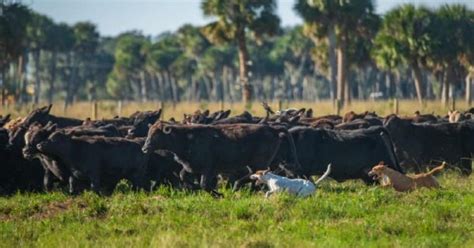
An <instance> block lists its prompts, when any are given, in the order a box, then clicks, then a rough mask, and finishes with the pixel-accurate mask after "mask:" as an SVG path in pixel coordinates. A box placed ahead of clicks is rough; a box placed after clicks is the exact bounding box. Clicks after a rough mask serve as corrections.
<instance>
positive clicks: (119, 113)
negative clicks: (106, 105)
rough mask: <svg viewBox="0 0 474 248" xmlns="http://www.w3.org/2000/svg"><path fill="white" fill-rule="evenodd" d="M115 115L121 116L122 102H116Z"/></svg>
mask: <svg viewBox="0 0 474 248" xmlns="http://www.w3.org/2000/svg"><path fill="white" fill-rule="evenodd" d="M117 115H118V116H122V100H119V101H118V102H117Z"/></svg>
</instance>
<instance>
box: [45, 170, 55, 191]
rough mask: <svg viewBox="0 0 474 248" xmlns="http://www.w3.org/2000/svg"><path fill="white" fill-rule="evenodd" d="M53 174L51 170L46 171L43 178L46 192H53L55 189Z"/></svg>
mask: <svg viewBox="0 0 474 248" xmlns="http://www.w3.org/2000/svg"><path fill="white" fill-rule="evenodd" d="M52 177H53V173H51V171H50V170H48V169H46V168H45V169H44V176H43V185H44V190H45V191H51V189H52V188H53V180H52Z"/></svg>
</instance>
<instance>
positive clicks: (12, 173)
mask: <svg viewBox="0 0 474 248" xmlns="http://www.w3.org/2000/svg"><path fill="white" fill-rule="evenodd" d="M16 132H17V133H22V134H24V133H25V132H26V130H25V129H24V127H20V128H18V129H16ZM0 133H1V134H0V136H1V140H2V141H1V144H0V146H1V148H0V159H1V160H0V171H1V173H0V188H2V190H0V191H2V193H4V194H10V193H14V192H16V191H41V189H42V181H43V174H44V172H43V169H42V168H41V164H40V163H39V161H28V160H26V159H24V158H23V156H22V154H21V149H22V148H23V146H24V138H23V136H22V135H18V136H17V139H15V140H13V139H12V137H11V135H12V133H10V131H9V130H5V129H1V132H0ZM5 133H8V134H7V135H6V134H5ZM5 139H7V140H8V141H7V142H5ZM12 141H13V143H12Z"/></svg>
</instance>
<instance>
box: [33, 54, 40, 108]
mask: <svg viewBox="0 0 474 248" xmlns="http://www.w3.org/2000/svg"><path fill="white" fill-rule="evenodd" d="M40 55H41V51H40V50H36V51H34V52H33V59H34V61H35V95H34V98H33V103H34V104H35V105H38V104H39V100H40V95H41V81H40V74H39V71H40V64H39V63H40V62H39V60H40Z"/></svg>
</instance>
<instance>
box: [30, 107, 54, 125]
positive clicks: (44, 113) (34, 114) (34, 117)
mask: <svg viewBox="0 0 474 248" xmlns="http://www.w3.org/2000/svg"><path fill="white" fill-rule="evenodd" d="M51 107H53V105H52V104H50V105H48V106H44V107H42V108H37V109H35V110H33V111H31V113H30V114H29V115H28V116H27V117H26V118H25V120H24V121H23V125H25V126H29V125H31V124H33V123H34V122H38V123H40V124H41V125H46V123H47V122H48V120H49V117H50V116H49V112H50V111H51Z"/></svg>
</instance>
